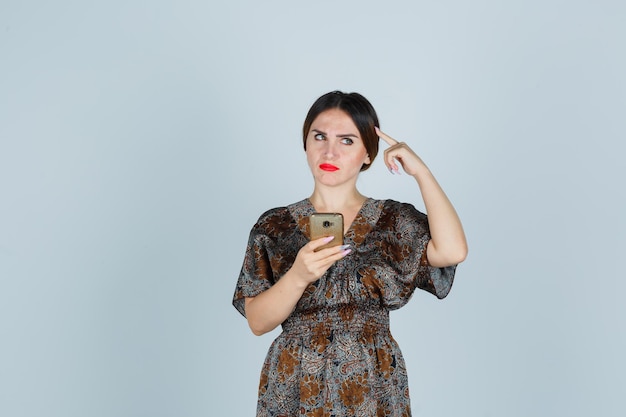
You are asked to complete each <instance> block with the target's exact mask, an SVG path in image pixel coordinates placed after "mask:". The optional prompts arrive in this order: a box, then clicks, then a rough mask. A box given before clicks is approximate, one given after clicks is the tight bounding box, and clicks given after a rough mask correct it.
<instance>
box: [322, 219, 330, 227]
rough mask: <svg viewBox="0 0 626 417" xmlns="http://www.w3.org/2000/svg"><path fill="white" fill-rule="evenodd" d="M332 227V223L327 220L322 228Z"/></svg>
mask: <svg viewBox="0 0 626 417" xmlns="http://www.w3.org/2000/svg"><path fill="white" fill-rule="evenodd" d="M330 225H331V223H330V222H329V221H328V220H325V221H324V222H323V223H322V226H324V227H330Z"/></svg>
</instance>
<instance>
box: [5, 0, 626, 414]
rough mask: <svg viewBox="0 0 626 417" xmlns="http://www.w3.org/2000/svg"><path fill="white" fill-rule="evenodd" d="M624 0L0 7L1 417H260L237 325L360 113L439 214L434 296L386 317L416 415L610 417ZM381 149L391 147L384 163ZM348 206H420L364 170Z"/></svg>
mask: <svg viewBox="0 0 626 417" xmlns="http://www.w3.org/2000/svg"><path fill="white" fill-rule="evenodd" d="M625 21H626V5H625V3H624V2H623V1H618V0H615V1H610V0H596V1H576V0H574V1H564V0H563V1H557V0H541V1H538V0H525V1H521V0H513V1H495V0H478V1H472V2H470V1H460V0H450V1H445V0H444V1H437V2H435V1H424V0H420V1H386V2H380V1H376V2H374V1H365V0H358V1H357V0H350V1H340V0H338V1H332V2H331V1H316V2H311V1H309V2H301V1H264V2H260V1H259V2H257V1H241V0H240V1H230V2H225V1H224V2H216V1H206V0H205V1H189V0H178V1H164V0H161V1H132V0H131V1H129V0H125V1H120V0H110V1H106V2H104V1H102V2H86V1H69V0H61V1H56V2H46V1H28V0H26V1H24V0H21V1H16V0H3V2H2V3H1V4H0V415H2V416H7V417H9V416H20V417H21V416H24V417H26V416H28V417H31V416H33V417H34V416H47V417H57V416H58V417H69V416H77V417H78V416H81V417H82V416H90V417H100V416H102V417H104V416H106V417H109V416H133V417H134V416H146V417H148V416H149V417H157V416H176V417H186V416H189V417H196V416H197V417H200V416H252V415H254V410H255V404H256V389H257V385H258V377H259V371H260V368H261V365H262V361H263V359H264V357H265V353H266V351H267V348H268V346H269V344H270V343H271V341H272V339H273V337H274V336H275V335H276V333H272V334H270V335H265V336H263V337H255V336H253V335H252V333H251V332H250V331H249V330H248V328H247V324H246V322H245V320H244V319H243V318H242V317H241V316H239V314H238V313H237V311H236V310H235V309H234V308H233V307H232V306H231V299H232V294H233V291H234V287H235V282H236V279H237V276H238V273H239V269H240V267H241V261H242V259H243V253H244V249H245V245H246V242H247V237H248V232H249V230H250V228H251V227H252V225H253V223H254V222H255V221H256V219H257V218H258V216H259V215H260V214H261V213H262V212H263V211H265V210H266V209H269V208H271V207H275V206H280V205H285V204H288V203H291V202H294V201H297V200H299V199H301V198H304V197H307V196H308V195H309V194H310V192H311V190H312V181H311V178H310V173H309V171H308V168H307V165H306V161H305V157H304V152H303V151H302V145H301V136H300V135H301V133H300V129H301V125H302V122H303V120H304V116H305V114H306V111H307V110H308V108H309V106H310V105H311V104H312V103H313V101H314V100H315V99H316V98H317V97H318V96H320V95H321V94H323V93H326V92H327V91H330V90H334V89H341V90H343V91H358V92H360V93H362V94H364V95H365V96H366V97H367V98H368V99H370V101H371V102H372V103H373V104H374V106H375V108H376V109H377V111H378V114H379V117H380V120H381V127H382V128H383V130H384V131H386V132H387V133H389V134H390V135H392V136H394V137H396V138H397V139H399V140H403V141H406V142H408V143H409V144H410V145H411V146H412V147H413V148H414V149H415V150H416V151H417V152H418V153H419V154H420V155H421V156H422V158H423V159H424V160H425V161H426V163H427V164H428V165H429V166H430V168H431V170H432V171H433V172H434V173H435V175H436V176H437V178H438V179H439V181H440V183H441V184H442V186H443V187H444V189H445V190H446V192H447V194H448V195H449V197H450V198H451V200H452V201H453V203H454V204H455V207H456V208H457V210H458V212H459V214H460V215H461V218H462V220H463V223H464V226H465V229H466V233H467V236H468V239H469V245H470V254H469V257H468V259H467V261H466V262H465V263H463V264H462V265H461V266H460V267H459V269H458V272H457V276H456V282H455V284H454V287H453V289H452V292H451V294H450V296H449V297H448V298H447V299H445V300H443V301H438V300H436V299H435V297H433V296H431V295H430V294H427V293H425V292H423V291H422V292H419V293H416V294H415V296H414V297H413V299H412V300H411V302H410V303H409V305H408V306H406V307H405V308H404V309H402V310H400V311H398V312H395V313H393V314H392V331H393V333H394V336H395V337H396V339H397V340H398V342H399V344H400V346H401V348H402V350H403V353H404V356H405V359H406V361H407V366H408V370H409V380H410V386H411V393H412V405H413V411H414V415H416V416H430V417H448V416H465V417H478V416H480V417H487V416H494V417H495V416H498V417H500V416H506V417H518V416H519V417H526V416H570V417H574V416H581V417H582V416H592V415H593V416H606V417H613V416H614V417H617V416H623V415H625V407H624V402H623V397H624V393H625V389H626V388H625V387H626V366H625V365H626V361H625V360H624V358H623V352H626V334H625V322H626V309H625V307H624V301H623V297H624V293H625V290H626V285H625V284H624V277H625V274H624V270H623V266H622V259H623V255H622V254H623V252H624V250H625V234H626V233H625V232H626V231H625V227H624V220H623V215H624V212H625V209H626V207H625V203H624V185H623V183H622V180H623V178H624V174H625V172H624V171H625V169H624V162H623V151H624V139H625V138H626V117H625V116H626V76H625V74H626V25H625V24H624V22H625ZM383 147H384V146H383ZM359 184H360V188H361V191H362V192H363V193H365V194H367V195H369V196H372V197H376V198H393V199H396V200H400V201H407V202H411V203H413V204H415V205H416V206H417V207H418V208H422V207H423V205H422V203H421V200H420V197H419V194H418V193H417V188H416V186H415V184H414V182H413V181H412V180H410V179H409V178H408V177H407V176H406V175H404V176H392V175H390V174H389V173H388V172H387V171H386V170H385V168H384V166H383V165H382V162H381V160H377V161H375V163H374V166H373V168H372V169H371V170H370V171H367V172H365V173H363V174H362V176H361V178H360V182H359Z"/></svg>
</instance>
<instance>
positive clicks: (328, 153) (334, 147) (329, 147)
mask: <svg viewBox="0 0 626 417" xmlns="http://www.w3.org/2000/svg"><path fill="white" fill-rule="evenodd" d="M338 153H339V149H338V144H336V143H335V142H334V141H331V140H328V141H326V142H325V144H324V156H325V157H326V158H329V159H332V158H334V157H335V156H337V155H338Z"/></svg>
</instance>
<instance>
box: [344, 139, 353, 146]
mask: <svg viewBox="0 0 626 417" xmlns="http://www.w3.org/2000/svg"><path fill="white" fill-rule="evenodd" d="M341 143H343V144H344V145H352V144H353V143H354V141H353V140H352V139H350V138H343V139H341Z"/></svg>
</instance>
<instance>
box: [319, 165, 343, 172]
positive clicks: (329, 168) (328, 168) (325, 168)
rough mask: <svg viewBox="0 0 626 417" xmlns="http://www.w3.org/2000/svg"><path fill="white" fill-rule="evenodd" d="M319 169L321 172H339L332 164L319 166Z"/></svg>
mask: <svg viewBox="0 0 626 417" xmlns="http://www.w3.org/2000/svg"><path fill="white" fill-rule="evenodd" d="M320 169H321V170H322V171H329V172H334V171H337V170H339V168H337V167H336V166H334V165H332V164H320Z"/></svg>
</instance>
